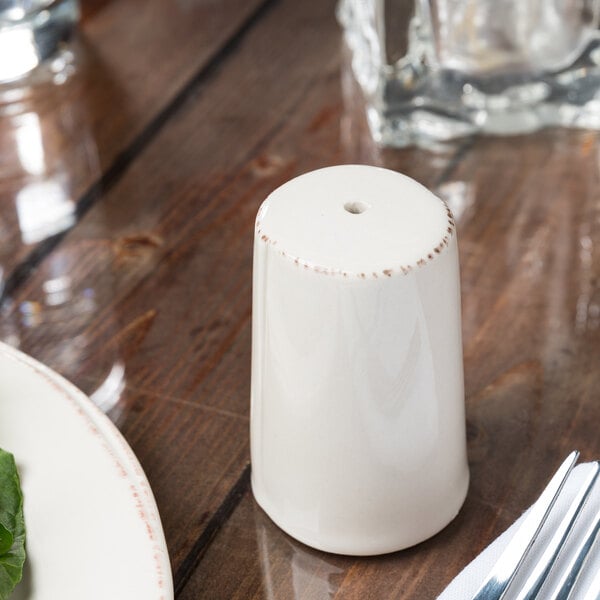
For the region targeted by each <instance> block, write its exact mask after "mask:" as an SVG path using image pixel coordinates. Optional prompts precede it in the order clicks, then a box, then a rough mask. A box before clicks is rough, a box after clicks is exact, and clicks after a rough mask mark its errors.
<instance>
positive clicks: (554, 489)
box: [472, 451, 579, 600]
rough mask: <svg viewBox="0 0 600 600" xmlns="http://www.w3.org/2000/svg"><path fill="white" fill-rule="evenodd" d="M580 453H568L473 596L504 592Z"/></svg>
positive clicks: (496, 598)
mask: <svg viewBox="0 0 600 600" xmlns="http://www.w3.org/2000/svg"><path fill="white" fill-rule="evenodd" d="M578 457H579V452H577V451H574V452H571V454H569V456H567V458H566V459H565V461H564V462H563V463H562V465H561V466H560V467H559V469H558V471H556V473H555V474H554V476H553V477H552V479H551V480H550V483H549V484H548V485H547V486H546V488H545V489H544V491H543V492H542V493H541V495H540V497H539V498H538V500H537V501H536V502H535V504H534V505H533V506H532V507H531V509H530V511H529V514H528V515H527V516H526V517H525V519H524V520H523V523H522V524H521V526H520V527H519V529H518V530H517V532H516V533H515V535H514V537H513V539H512V540H511V541H510V542H509V544H508V546H507V547H506V548H505V549H504V551H503V552H502V554H501V555H500V558H499V559H498V561H497V562H496V564H495V565H494V567H493V568H492V570H491V571H490V573H489V575H488V576H487V577H486V579H485V580H484V582H483V583H482V585H481V587H480V588H479V590H478V591H477V592H476V593H475V595H474V596H473V599H472V600H500V598H502V597H503V596H504V594H505V592H506V589H507V588H508V584H509V583H510V582H511V581H512V580H513V578H514V576H515V574H516V572H517V569H518V568H519V566H520V564H521V563H522V562H523V559H524V558H525V555H526V554H527V551H528V550H529V548H531V545H532V544H533V542H534V541H535V539H536V538H537V535H538V533H539V531H540V529H541V528H542V525H543V524H544V522H545V521H546V519H547V517H548V513H549V512H550V509H551V508H552V507H553V506H554V503H555V502H556V498H557V497H558V494H559V493H560V491H561V490H562V488H563V486H564V484H565V481H566V480H567V477H568V476H569V473H570V472H571V470H572V469H573V467H574V466H575V463H576V462H577V458H578Z"/></svg>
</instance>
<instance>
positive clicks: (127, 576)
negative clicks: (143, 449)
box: [0, 344, 173, 600]
mask: <svg viewBox="0 0 600 600" xmlns="http://www.w3.org/2000/svg"><path fill="white" fill-rule="evenodd" d="M0 446H2V447H3V448H4V449H6V450H8V451H10V452H12V453H13V454H14V455H15V459H16V461H17V465H18V468H19V471H20V474H21V481H22V487H23V493H24V497H25V520H26V527H27V552H28V558H27V563H26V568H25V573H24V577H23V581H22V582H21V583H20V584H19V585H18V587H17V589H16V590H15V593H14V596H12V597H11V600H12V598H14V600H56V599H57V598H61V600H81V599H82V598H86V600H94V599H98V600H100V599H102V600H106V599H108V598H110V599H111V600H119V599H122V600H152V599H155V600H170V599H172V598H173V591H172V581H171V570H170V565H169V558H168V554H167V548H166V544H165V540H164V537H163V532H162V527H161V523H160V518H159V515H158V511H157V508H156V504H155V502H154V498H153V496H152V491H151V490H150V486H149V485H148V482H147V480H146V477H145V475H144V473H143V471H142V469H141V467H140V465H139V463H138V461H137V459H136V458H135V456H134V455H133V452H132V451H131V449H130V448H129V446H128V445H127V444H126V442H125V441H124V439H123V438H122V437H121V434H120V433H119V432H118V431H117V429H116V428H115V427H114V426H113V425H112V423H111V422H110V421H109V419H108V418H107V417H106V416H105V415H104V414H102V413H101V412H100V411H99V410H98V409H97V408H96V407H95V406H94V405H93V404H92V403H91V402H90V400H88V398H86V397H85V396H84V395H83V394H82V393H81V392H80V391H79V390H77V389H76V388H75V387H73V386H72V385H71V384H69V383H68V382H67V381H65V380H64V379H62V378H61V377H60V376H58V375H56V374H55V373H54V372H53V371H51V370H50V369H48V368H46V367H44V366H43V365H41V364H40V363H38V362H36V361H34V360H33V359H31V358H29V357H27V356H25V355H24V354H21V353H20V352H17V351H16V350H14V349H12V348H10V347H9V346H6V345H4V344H2V345H0Z"/></svg>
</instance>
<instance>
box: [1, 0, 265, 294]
mask: <svg viewBox="0 0 600 600" xmlns="http://www.w3.org/2000/svg"><path fill="white" fill-rule="evenodd" d="M263 4H264V2H262V1H261V0H252V1H251V2H243V1H241V0H227V1H226V2H218V3H214V2H210V1H205V2H194V3H171V2H161V1H158V0H151V1H149V2H145V3H144V4H143V6H141V5H140V4H139V3H136V2H133V1H128V0H123V1H119V2H106V3H104V5H103V6H102V7H98V6H96V7H94V10H93V11H92V13H91V14H87V13H86V18H85V19H84V21H83V23H82V27H81V29H82V36H81V39H80V40H79V42H78V43H76V44H74V47H73V49H74V52H75V54H76V62H75V64H76V67H77V68H76V72H75V75H73V76H72V77H70V78H69V79H67V81H66V83H64V84H63V85H50V84H47V85H41V86H38V87H36V88H33V89H32V90H31V89H27V88H23V89H21V90H15V91H13V92H11V94H12V96H11V97H14V99H15V100H14V101H13V102H6V101H5V98H4V96H3V101H2V103H1V104H0V113H1V114H2V119H1V120H0V151H1V152H2V160H0V230H1V232H2V245H1V248H0V264H1V265H2V268H3V270H4V275H5V278H6V277H7V276H10V274H11V272H12V271H13V270H14V269H15V268H16V267H17V266H18V265H19V264H20V263H21V262H22V261H24V260H25V259H26V257H28V256H31V255H32V253H33V256H34V259H33V262H35V261H36V260H37V257H36V255H35V250H36V248H37V247H38V245H39V244H41V243H42V242H43V241H44V240H47V238H49V237H51V236H52V235H54V234H57V233H58V232H60V231H63V230H64V229H65V228H67V227H68V226H69V225H70V224H71V223H72V221H73V219H76V218H77V217H78V215H79V214H80V213H81V212H82V211H83V210H85V209H86V208H87V207H88V206H89V204H91V203H92V202H93V201H94V200H95V198H96V197H97V196H98V193H97V192H98V190H96V189H94V187H93V186H94V184H98V182H101V183H102V186H103V187H106V186H108V185H111V183H112V182H113V181H114V180H115V179H116V178H117V177H118V176H120V174H121V173H122V172H123V171H124V170H125V169H126V168H127V166H128V164H129V162H130V161H131V160H132V159H133V158H134V157H135V155H136V154H137V153H138V152H139V151H140V150H141V149H142V148H143V147H144V145H145V144H146V143H147V142H148V140H149V139H152V137H153V136H154V135H155V133H156V132H157V131H158V130H159V129H160V128H161V127H162V126H163V125H164V122H166V120H168V118H169V116H170V115H171V114H172V112H175V110H176V109H177V107H178V106H179V104H180V103H181V102H182V101H183V100H184V99H185V97H187V94H188V93H189V86H190V85H191V84H193V83H195V82H196V81H197V80H198V79H199V78H201V77H202V76H206V75H207V74H208V70H207V69H208V67H209V65H211V64H217V63H218V62H219V60H220V59H221V57H222V55H223V53H225V54H226V52H227V48H228V44H230V45H231V44H234V43H235V40H236V36H238V35H239V34H240V32H241V31H243V30H244V28H245V27H248V26H250V25H251V23H252V22H253V21H252V18H253V16H254V15H260V14H261V13H260V11H259V9H260V7H261V5H263ZM257 11H258V12H257ZM69 213H70V214H69ZM36 226H37V227H36ZM47 245H50V244H49V243H48V242H47ZM42 254H43V252H42ZM24 275H26V272H25V273H24ZM21 276H23V275H21ZM9 285H11V286H12V285H13V283H12V282H11V283H10V284H9Z"/></svg>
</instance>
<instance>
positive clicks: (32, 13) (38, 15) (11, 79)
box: [0, 0, 79, 89]
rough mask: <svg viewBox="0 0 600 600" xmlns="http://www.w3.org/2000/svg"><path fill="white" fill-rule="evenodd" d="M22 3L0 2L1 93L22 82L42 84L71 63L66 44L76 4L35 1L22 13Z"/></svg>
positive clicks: (75, 0)
mask: <svg viewBox="0 0 600 600" xmlns="http://www.w3.org/2000/svg"><path fill="white" fill-rule="evenodd" d="M23 4H24V3H22V2H21V3H19V2H14V1H13V0H5V1H3V2H0V54H1V55H3V56H6V57H10V59H7V60H4V61H1V62H0V89H6V88H7V87H11V86H14V85H19V84H20V83H21V82H22V81H23V80H24V79H26V78H30V77H35V78H36V79H42V80H45V79H47V78H48V77H52V76H54V75H55V74H56V73H57V72H59V71H60V70H61V69H62V66H63V65H64V64H67V63H68V62H69V61H70V58H71V57H70V54H69V51H68V48H67V42H68V41H69V40H70V38H71V35H72V33H73V30H74V28H75V25H76V23H77V21H78V19H79V3H78V0H34V1H33V2H31V3H30V4H27V6H28V7H29V8H30V10H29V12H25V10H24V8H23V7H22V6H21V5H23Z"/></svg>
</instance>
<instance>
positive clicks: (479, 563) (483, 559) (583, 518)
mask: <svg viewBox="0 0 600 600" xmlns="http://www.w3.org/2000/svg"><path fill="white" fill-rule="evenodd" d="M592 469H593V466H592V463H584V464H581V465H578V466H576V467H575V468H574V469H573V470H572V471H571V473H570V475H569V477H568V479H567V481H566V483H565V486H564V488H563V491H562V492H561V494H560V496H559V497H558V499H557V501H556V504H555V505H554V507H553V508H552V511H551V512H550V514H549V515H548V519H547V521H546V523H544V526H543V527H542V530H541V531H540V534H539V537H538V539H537V540H536V542H535V543H534V545H533V547H532V548H531V550H530V552H529V555H528V556H527V558H526V560H525V562H524V563H523V565H522V567H521V569H520V571H519V573H518V574H517V576H516V577H515V579H514V581H513V583H512V584H511V586H510V588H509V589H508V592H507V594H506V596H505V597H504V598H505V600H510V599H511V598H514V596H515V594H516V590H518V589H519V587H520V585H522V584H523V583H524V582H525V581H526V579H527V575H528V574H529V573H530V572H531V569H532V568H533V564H534V563H535V562H536V560H537V559H539V558H540V557H541V555H542V553H543V551H544V548H545V546H546V544H547V543H548V541H549V540H550V538H551V537H552V534H553V533H554V531H555V530H556V528H557V526H558V525H559V523H560V521H561V518H562V517H563V516H564V514H565V513H566V511H567V509H568V506H569V504H570V502H571V501H572V500H573V498H574V497H575V496H576V495H577V491H578V490H579V489H580V487H581V486H582V485H583V482H584V480H585V478H586V475H589V473H590V471H591V470H592ZM548 479H550V477H548ZM541 492H542V490H540V493H541ZM598 510H600V476H599V477H598V479H597V480H596V484H595V486H594V488H593V489H592V491H591V494H590V496H589V497H588V500H587V502H586V504H585V506H584V507H583V510H582V512H581V514H580V515H579V517H578V519H577V521H576V522H575V526H574V529H573V531H572V532H571V534H570V536H569V538H568V539H567V541H566V543H565V545H564V546H563V549H562V551H561V555H560V556H559V558H558V561H557V562H556V564H555V565H554V568H553V569H552V571H551V572H550V574H549V576H548V579H547V580H546V583H545V584H544V587H543V588H542V590H541V591H540V596H539V597H540V598H548V597H549V596H548V595H549V593H550V591H551V590H552V589H553V588H554V586H555V585H556V584H557V583H558V581H559V579H560V575H561V573H562V571H563V568H564V567H565V566H566V565H567V564H568V563H569V559H570V558H571V557H572V556H573V555H574V553H575V549H576V547H577V545H578V542H579V541H581V539H582V538H583V536H584V535H585V532H586V531H587V529H588V527H589V525H590V523H591V522H592V521H593V519H594V516H595V514H596V513H597V512H598ZM527 512H528V511H526V512H525V513H524V514H523V515H522V516H521V517H520V518H519V519H517V521H515V522H514V523H513V524H512V525H511V526H510V527H509V528H508V529H507V530H506V531H505V532H504V533H503V534H501V535H500V536H499V537H498V538H496V539H495V540H494V541H493V542H492V543H491V544H490V545H489V546H488V547H487V548H486V549H485V550H484V551H483V552H482V553H481V554H480V555H479V556H477V557H476V558H475V559H474V560H473V561H472V562H471V563H469V564H468V565H467V566H466V567H465V568H464V569H463V570H462V571H461V572H460V573H459V574H458V575H457V576H456V577H455V578H454V580H453V581H452V582H451V583H450V585H449V586H448V587H447V588H446V589H445V590H444V591H443V592H442V594H441V595H440V596H438V600H468V599H470V598H471V597H472V596H473V595H474V594H475V592H476V591H477V590H478V589H479V586H480V585H481V584H482V583H483V581H484V579H485V578H486V576H487V575H488V573H489V572H490V570H491V569H492V567H493V566H494V564H495V563H496V561H497V560H498V558H499V557H500V554H501V553H502V551H503V550H504V548H505V547H506V545H507V544H508V543H509V542H510V540H511V539H512V537H513V535H514V534H515V532H516V531H517V529H518V527H519V525H520V524H521V522H522V521H523V519H524V517H525V515H526V514H527ZM599 537H600V536H599ZM599 571H600V540H598V543H597V544H595V546H594V547H593V548H592V550H591V553H590V555H589V557H588V560H587V562H586V564H585V566H584V570H583V572H582V573H581V575H580V578H579V581H578V582H577V585H576V588H575V589H574V591H573V593H574V595H573V596H572V597H573V598H574V599H576V600H580V599H583V598H585V600H588V596H587V593H588V590H589V588H590V586H591V584H592V581H593V580H594V577H595V576H596V575H597V574H598V573H599ZM593 598H594V599H596V598H597V596H593ZM503 600H504V599H503Z"/></svg>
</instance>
